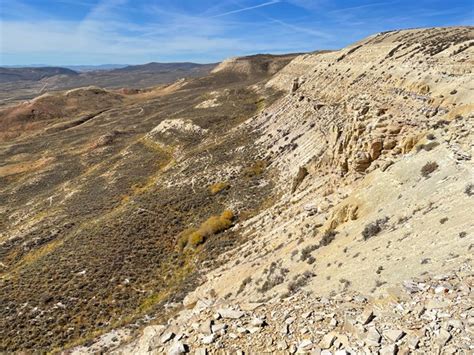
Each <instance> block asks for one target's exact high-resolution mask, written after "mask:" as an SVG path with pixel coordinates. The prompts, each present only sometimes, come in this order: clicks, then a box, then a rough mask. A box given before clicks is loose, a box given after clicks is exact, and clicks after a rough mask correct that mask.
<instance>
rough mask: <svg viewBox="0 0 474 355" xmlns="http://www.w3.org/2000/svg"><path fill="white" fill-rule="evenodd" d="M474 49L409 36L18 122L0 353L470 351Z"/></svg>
mask: <svg viewBox="0 0 474 355" xmlns="http://www.w3.org/2000/svg"><path fill="white" fill-rule="evenodd" d="M473 51H474V28H472V27H450V28H430V29H415V30H402V31H390V32H385V33H378V34H374V35H373V36H370V37H368V38H366V39H363V40H361V41H359V42H357V43H354V44H353V45H350V46H348V47H346V48H343V49H341V50H339V51H331V52H327V51H326V52H314V53H308V54H300V55H288V56H269V55H257V56H250V57H243V58H232V59H229V60H227V61H224V62H223V63H220V64H219V65H217V66H215V67H213V70H209V72H208V73H207V74H206V75H201V76H199V77H196V78H188V79H182V80H179V81H176V82H173V83H167V84H163V85H160V86H157V87H154V88H148V89H143V88H141V89H137V90H111V89H99V88H94V87H92V88H90V87H89V88H82V89H76V90H73V91H72V92H71V91H69V92H55V93H49V94H47V95H43V96H40V97H38V98H37V99H35V100H32V101H31V102H28V103H20V104H18V105H13V106H11V107H8V108H6V109H4V110H2V111H1V112H0V119H1V122H2V124H4V125H5V122H7V125H6V126H4V127H7V129H8V130H9V131H10V132H14V134H11V136H9V138H8V141H3V143H2V144H1V145H0V161H2V162H4V163H3V164H2V165H0V183H1V184H0V185H1V186H2V187H1V188H0V197H1V201H4V202H2V204H1V205H0V243H1V244H0V261H1V264H0V267H1V269H0V272H1V273H2V279H1V287H0V303H2V304H4V305H5V307H3V309H2V310H1V311H0V312H2V313H1V314H0V315H1V319H2V321H1V322H2V323H1V329H3V330H4V331H3V333H4V335H3V337H2V339H1V340H2V343H1V344H0V350H2V351H11V352H12V351H27V352H31V351H61V350H65V349H67V351H71V352H73V353H91V352H100V351H108V352H113V353H140V354H142V353H143V354H148V353H150V354H151V353H164V352H166V353H171V354H179V353H183V352H187V351H190V352H197V353H204V354H205V353H218V352H221V351H223V350H226V351H245V352H252V351H254V352H278V351H280V352H291V353H295V352H299V353H309V352H311V351H315V352H316V353H317V352H318V351H332V352H336V351H338V353H341V354H343V353H357V352H366V353H376V352H380V353H383V354H389V353H390V354H394V353H397V351H399V350H400V352H404V351H421V352H425V353H434V352H443V351H444V352H450V351H457V350H460V351H464V352H469V351H472V348H471V347H472V340H473V339H472V331H471V328H472V300H471V299H470V298H469V297H470V296H471V295H472V287H473V280H474V279H473V274H472V256H471V255H472V245H473V244H472V235H473V233H474V227H473V225H472V223H471V222H470V220H471V218H470V211H472V210H473V209H474V201H473V195H474V194H473V189H474V184H473V181H472V171H473V170H472V169H473V166H472V151H471V144H472V132H473V130H472V122H473V119H474V110H473V108H474V95H473V91H472V82H473V81H474V80H473V76H474V74H473V71H472V68H473V64H474V60H473V56H472V55H473ZM119 70H124V69H119ZM59 107H60V108H59ZM4 129H5V128H4ZM416 349H418V350H416Z"/></svg>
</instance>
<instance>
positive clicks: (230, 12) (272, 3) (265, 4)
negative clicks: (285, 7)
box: [211, 0, 281, 18]
mask: <svg viewBox="0 0 474 355" xmlns="http://www.w3.org/2000/svg"><path fill="white" fill-rule="evenodd" d="M279 2H281V0H272V1H268V2H264V3H263V4H259V5H255V6H249V7H244V8H242V9H237V10H232V11H228V12H224V13H222V14H219V15H214V16H211V18H213V17H221V16H226V15H231V14H237V13H239V12H244V11H249V10H253V9H258V8H260V7H265V6H270V5H274V4H278V3H279Z"/></svg>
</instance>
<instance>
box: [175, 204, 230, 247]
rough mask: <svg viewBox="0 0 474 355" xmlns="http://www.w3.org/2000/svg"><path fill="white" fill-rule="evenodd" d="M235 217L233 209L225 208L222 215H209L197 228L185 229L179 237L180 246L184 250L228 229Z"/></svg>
mask: <svg viewBox="0 0 474 355" xmlns="http://www.w3.org/2000/svg"><path fill="white" fill-rule="evenodd" d="M233 219H234V213H233V212H232V211H231V210H225V211H224V212H222V213H221V215H220V216H211V217H209V218H208V219H207V220H206V221H205V222H203V223H202V224H201V225H200V226H199V228H197V229H193V228H188V229H186V230H184V231H183V232H182V233H181V235H180V237H179V238H178V248H179V249H181V250H182V249H184V248H185V247H186V246H192V247H196V246H198V245H200V244H202V243H204V242H205V241H206V239H207V238H208V237H210V236H212V235H214V234H217V233H219V232H222V231H224V230H226V229H228V228H229V227H230V226H231V225H232V220H233Z"/></svg>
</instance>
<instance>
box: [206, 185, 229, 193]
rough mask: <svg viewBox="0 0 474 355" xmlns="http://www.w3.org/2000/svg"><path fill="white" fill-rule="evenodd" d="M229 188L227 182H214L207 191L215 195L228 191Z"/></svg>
mask: <svg viewBox="0 0 474 355" xmlns="http://www.w3.org/2000/svg"><path fill="white" fill-rule="evenodd" d="M229 187H230V185H229V183H228V182H216V183H215V184H212V185H211V186H209V191H210V192H211V194H213V195H215V194H218V193H219V192H221V191H223V190H226V189H228V188H229Z"/></svg>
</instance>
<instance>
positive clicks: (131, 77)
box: [0, 62, 217, 103]
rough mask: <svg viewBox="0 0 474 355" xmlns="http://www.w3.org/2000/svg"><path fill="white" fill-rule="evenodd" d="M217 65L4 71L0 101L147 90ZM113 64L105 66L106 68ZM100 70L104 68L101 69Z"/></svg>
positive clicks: (206, 71)
mask: <svg viewBox="0 0 474 355" xmlns="http://www.w3.org/2000/svg"><path fill="white" fill-rule="evenodd" d="M216 65H217V64H197V63H154V62H153V63H148V64H143V65H129V66H126V67H124V68H115V69H110V70H107V69H95V70H93V69H91V67H87V66H84V67H82V68H81V67H80V66H77V67H75V68H76V69H77V70H78V71H82V72H77V71H74V70H72V69H66V68H48V67H45V68H32V67H28V68H0V102H1V101H3V103H6V102H9V101H12V100H13V101H14V100H19V99H20V100H24V99H30V98H33V97H35V96H37V95H39V94H41V93H44V92H47V91H54V90H65V89H74V88H79V87H85V86H91V85H93V86H99V87H103V88H114V89H117V88H123V87H126V88H137V89H138V88H146V87H150V86H156V85H160V84H166V83H171V82H173V81H176V80H178V79H180V78H198V77H202V76H205V75H207V74H209V73H210V72H211V70H212V69H214V68H215V66H216ZM107 66H110V65H105V67H107ZM97 68H100V67H97Z"/></svg>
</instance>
